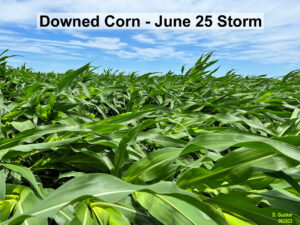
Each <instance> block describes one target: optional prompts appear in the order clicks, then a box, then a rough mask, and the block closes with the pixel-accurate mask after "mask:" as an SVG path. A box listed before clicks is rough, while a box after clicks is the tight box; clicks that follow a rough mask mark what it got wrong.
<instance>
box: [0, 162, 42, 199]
mask: <svg viewBox="0 0 300 225" xmlns="http://www.w3.org/2000/svg"><path fill="white" fill-rule="evenodd" d="M0 166H4V167H6V168H7V169H10V170H13V171H15V172H18V173H20V174H21V175H22V176H23V177H24V178H25V179H26V180H28V182H29V183H30V184H31V185H32V186H33V188H34V190H35V191H36V192H37V193H38V194H39V195H40V196H41V197H43V194H42V192H41V190H40V187H39V185H38V183H37V181H36V179H35V177H34V175H33V173H32V171H31V170H30V169H29V168H27V167H24V166H19V165H14V164H7V163H0Z"/></svg>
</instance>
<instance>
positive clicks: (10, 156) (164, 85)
mask: <svg viewBox="0 0 300 225" xmlns="http://www.w3.org/2000/svg"><path fill="white" fill-rule="evenodd" d="M5 53H6V51H5V52H3V53H2V54H1V55H0V57H2V58H0V225H4V224H5V225H16V224H25V225H43V224H58V225H77V224H78V225H82V224H84V225H97V224H100V225H116V224H120V225H124V224H125V225H126V224H134V225H136V224H138V225H144V224H166V225H183V224H184V225H185V224H186V225H255V224H258V225H274V224H296V225H297V224H300V186H299V181H300V179H299V177H300V176H299V174H300V173H299V170H300V166H299V160H300V147H299V146H300V137H299V134H300V82H299V77H300V74H299V70H296V71H292V72H291V73H289V74H287V75H286V76H283V77H278V78H269V77H266V76H242V75H239V74H236V72H235V71H233V70H232V71H229V72H228V73H226V74H225V75H224V76H221V77H220V76H217V77H216V76H214V74H215V72H216V71H217V69H214V68H211V67H212V66H213V65H215V64H216V62H217V61H215V60H211V56H212V53H209V54H203V55H202V56H201V57H200V59H199V60H198V61H197V62H196V64H195V66H193V67H192V68H191V69H189V70H187V72H186V73H185V74H183V73H184V68H183V69H182V72H181V73H182V74H180V75H177V74H174V73H172V72H169V73H167V74H166V75H163V76H159V75H157V74H156V73H148V74H144V75H141V76H140V75H138V74H136V73H131V74H129V75H126V74H124V73H122V72H119V71H117V70H116V71H114V70H112V69H109V70H105V71H103V73H100V74H96V73H95V68H94V67H91V65H90V64H86V65H84V66H82V67H80V68H79V69H75V70H69V71H67V72H66V73H61V74H56V73H39V72H33V71H32V70H31V69H29V68H26V67H25V65H24V66H21V67H17V68H13V67H10V66H8V65H7V63H6V62H7V61H6V60H7V58H9V57H10V56H4V54H5ZM49 70H51V68H50V69H49Z"/></svg>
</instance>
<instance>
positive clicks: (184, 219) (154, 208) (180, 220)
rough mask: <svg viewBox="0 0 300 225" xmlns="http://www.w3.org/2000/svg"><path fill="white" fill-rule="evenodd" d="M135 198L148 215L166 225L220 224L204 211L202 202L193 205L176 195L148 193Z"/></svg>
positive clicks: (136, 195)
mask: <svg viewBox="0 0 300 225" xmlns="http://www.w3.org/2000/svg"><path fill="white" fill-rule="evenodd" d="M134 197H135V199H136V200H137V201H138V203H139V204H140V205H141V206H142V207H143V208H145V209H146V210H147V211H148V213H150V214H151V215H152V216H153V217H155V218H156V219H157V220H159V221H160V222H161V223H163V224H166V225H169V224H170V225H177V224H178V225H181V224H187V225H188V224H195V225H196V224H207V225H212V224H214V225H216V224H218V223H216V222H215V221H214V220H213V219H212V218H210V217H209V216H208V215H207V214H205V213H204V212H203V211H202V209H203V208H204V207H205V206H204V204H202V203H201V202H196V203H195V202H194V203H195V204H191V202H190V201H185V199H184V198H180V197H177V196H176V195H160V194H152V193H147V192H136V193H134ZM189 200H190V199H189ZM223 224H226V223H223Z"/></svg>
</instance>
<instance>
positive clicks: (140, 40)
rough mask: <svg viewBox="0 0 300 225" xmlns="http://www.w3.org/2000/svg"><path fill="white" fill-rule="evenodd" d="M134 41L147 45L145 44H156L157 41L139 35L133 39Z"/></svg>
mask: <svg viewBox="0 0 300 225" xmlns="http://www.w3.org/2000/svg"><path fill="white" fill-rule="evenodd" d="M132 38H133V39H134V40H136V41H138V42H140V43H145V44H155V43H156V41H155V40H154V39H153V38H150V37H149V36H148V35H145V34H137V35H134V36H133V37H132Z"/></svg>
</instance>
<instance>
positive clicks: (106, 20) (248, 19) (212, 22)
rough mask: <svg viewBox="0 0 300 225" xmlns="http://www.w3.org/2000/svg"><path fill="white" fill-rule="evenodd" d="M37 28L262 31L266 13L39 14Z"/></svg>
mask: <svg viewBox="0 0 300 225" xmlns="http://www.w3.org/2000/svg"><path fill="white" fill-rule="evenodd" d="M37 27H38V29H188V30H208V29H263V28H264V14H263V13H39V14H38V15H37Z"/></svg>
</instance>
